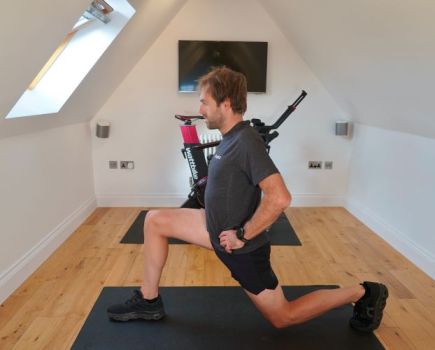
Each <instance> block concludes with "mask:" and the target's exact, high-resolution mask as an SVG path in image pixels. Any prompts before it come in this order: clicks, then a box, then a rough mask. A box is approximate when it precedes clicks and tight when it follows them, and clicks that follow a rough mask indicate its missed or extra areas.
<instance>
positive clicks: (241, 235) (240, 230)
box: [236, 227, 249, 243]
mask: <svg viewBox="0 0 435 350" xmlns="http://www.w3.org/2000/svg"><path fill="white" fill-rule="evenodd" d="M236 237H237V238H238V239H240V240H241V241H242V242H243V243H248V242H249V239H246V238H245V229H244V228H243V227H239V228H238V229H237V231H236Z"/></svg>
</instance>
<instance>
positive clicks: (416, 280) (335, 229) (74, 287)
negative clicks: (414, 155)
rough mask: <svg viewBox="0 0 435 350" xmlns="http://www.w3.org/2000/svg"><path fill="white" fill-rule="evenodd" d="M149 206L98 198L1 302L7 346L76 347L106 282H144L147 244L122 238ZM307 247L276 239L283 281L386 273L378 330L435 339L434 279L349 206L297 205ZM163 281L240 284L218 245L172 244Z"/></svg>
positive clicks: (390, 345) (396, 342)
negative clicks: (105, 203) (102, 203)
mask: <svg viewBox="0 0 435 350" xmlns="http://www.w3.org/2000/svg"><path fill="white" fill-rule="evenodd" d="M139 211H140V208H98V209H97V210H96V211H95V212H94V213H93V214H92V215H91V216H90V217H89V218H88V219H87V220H86V221H85V222H84V223H83V224H82V225H81V226H80V228H79V229H77V231H76V232H75V233H74V234H73V235H72V236H71V237H70V238H69V239H68V240H67V241H66V242H65V243H64V244H63V245H62V246H61V247H60V248H59V249H58V250H57V251H56V252H55V253H54V254H53V255H52V256H51V257H50V258H49V259H48V260H47V261H46V262H45V263H44V264H43V265H42V266H41V267H40V268H39V269H38V270H37V271H36V272H35V273H34V274H33V275H32V276H31V277H30V278H29V279H28V280H27V281H26V282H25V283H24V284H23V285H22V286H21V287H20V288H19V289H17V290H16V291H15V293H13V294H12V295H11V296H10V297H9V298H8V299H7V300H6V301H5V302H4V303H3V304H2V305H1V308H0V349H32V350H34V349H69V348H70V347H71V345H72V344H73V342H74V340H75V338H76V336H77V334H78V332H79V330H80V328H81V327H82V325H83V323H84V321H85V319H86V317H87V314H88V313H89V311H90V310H91V308H92V306H93V304H94V303H95V300H96V299H97V297H98V295H99V293H100V291H101V289H102V288H103V287H104V286H132V285H139V283H140V281H141V275H142V254H141V253H142V245H129V244H119V241H120V240H121V238H122V237H123V236H124V234H125V232H126V231H127V229H128V228H129V226H130V225H131V224H132V222H133V221H134V219H135V218H136V216H137V214H138V213H139ZM286 213H287V216H288V217H289V219H290V222H291V224H292V225H293V227H294V228H295V231H296V232H297V234H298V237H299V238H300V240H301V242H302V246H301V247H289V246H284V247H283V246H280V247H276V246H274V247H272V264H273V266H274V270H275V272H276V273H277V275H278V277H279V279H280V282H281V284H283V285H310V284H338V285H341V286H348V285H353V284H356V283H359V282H360V281H363V280H377V281H382V282H383V283H385V284H387V285H388V287H389V290H390V298H389V299H388V304H387V308H386V311H385V316H384V320H383V324H382V326H381V327H380V328H379V329H378V330H377V331H376V335H377V336H378V338H379V339H380V341H381V342H382V343H383V344H384V346H385V347H386V348H387V349H394V350H400V349H422V350H423V349H427V350H432V349H435V283H434V280H432V279H431V278H429V277H428V276H427V275H425V274H424V273H423V272H421V271H420V270H419V269H417V268H416V267H415V266H414V265H413V264H411V263H409V262H408V261H407V260H406V259H405V258H404V257H403V256H401V255H400V254H399V253H397V252H396V251H395V250H393V249H392V248H391V247H390V246H389V245H388V244H387V243H386V242H384V241H383V240H382V239H380V238H379V237H378V236H376V235H375V234H374V233H373V232H371V231H370V230H369V229H368V228H367V227H365V226H364V225H363V224H361V223H360V222H359V221H358V220H356V219H355V218H354V217H353V216H352V215H350V214H349V213H348V212H347V211H346V210H345V209H343V208H290V209H288V210H287V212H286ZM161 285H162V286H227V285H231V286H232V285H236V283H235V282H234V281H233V280H232V279H231V277H230V275H229V273H228V272H227V271H226V270H225V269H224V268H223V266H222V265H221V263H220V262H219V261H218V260H217V258H216V257H215V256H214V253H213V252H209V251H206V250H204V249H202V248H197V247H194V246H190V245H172V246H170V251H169V257H168V262H167V265H166V267H165V270H164V273H163V276H162V280H161Z"/></svg>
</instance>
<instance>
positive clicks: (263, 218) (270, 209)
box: [219, 173, 291, 253]
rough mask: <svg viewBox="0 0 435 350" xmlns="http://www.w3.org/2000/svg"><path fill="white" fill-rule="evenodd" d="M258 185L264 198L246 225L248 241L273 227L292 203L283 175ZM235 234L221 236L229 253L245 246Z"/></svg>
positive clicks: (232, 232)
mask: <svg viewBox="0 0 435 350" xmlns="http://www.w3.org/2000/svg"><path fill="white" fill-rule="evenodd" d="M258 185H259V186H260V188H261V190H262V192H263V198H262V199H261V202H260V205H259V206H258V208H257V210H256V211H255V213H254V215H253V216H252V218H251V219H250V220H249V221H248V222H246V223H245V226H244V229H245V238H246V239H248V240H249V239H252V238H254V237H255V236H257V235H259V234H260V233H261V232H263V231H264V230H265V229H266V228H268V227H269V226H270V225H272V224H273V223H274V222H275V220H276V219H277V218H278V216H279V215H280V214H281V213H282V212H283V211H284V210H285V209H286V208H287V207H288V206H289V205H290V202H291V195H290V193H289V191H288V190H287V187H286V185H285V183H284V180H283V179H282V176H281V174H279V173H275V174H272V175H270V176H268V177H266V178H265V179H263V180H262V181H260V183H259V184H258ZM235 232H236V230H228V231H223V232H222V233H221V234H220V235H219V238H220V244H221V245H222V246H223V247H224V248H225V250H226V251H227V252H228V253H231V251H232V250H233V249H240V248H242V247H243V246H244V245H245V243H243V242H242V241H240V240H239V239H237V237H236V234H235Z"/></svg>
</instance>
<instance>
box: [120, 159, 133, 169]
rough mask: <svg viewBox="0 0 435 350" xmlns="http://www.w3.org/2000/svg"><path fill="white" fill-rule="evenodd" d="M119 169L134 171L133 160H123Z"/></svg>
mask: <svg viewBox="0 0 435 350" xmlns="http://www.w3.org/2000/svg"><path fill="white" fill-rule="evenodd" d="M119 167H120V168H121V169H128V170H133V169H134V162H133V161H132V160H121V161H120V162H119Z"/></svg>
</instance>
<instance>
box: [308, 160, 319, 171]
mask: <svg viewBox="0 0 435 350" xmlns="http://www.w3.org/2000/svg"><path fill="white" fill-rule="evenodd" d="M308 169H322V162H321V161H317V160H310V161H308Z"/></svg>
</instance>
